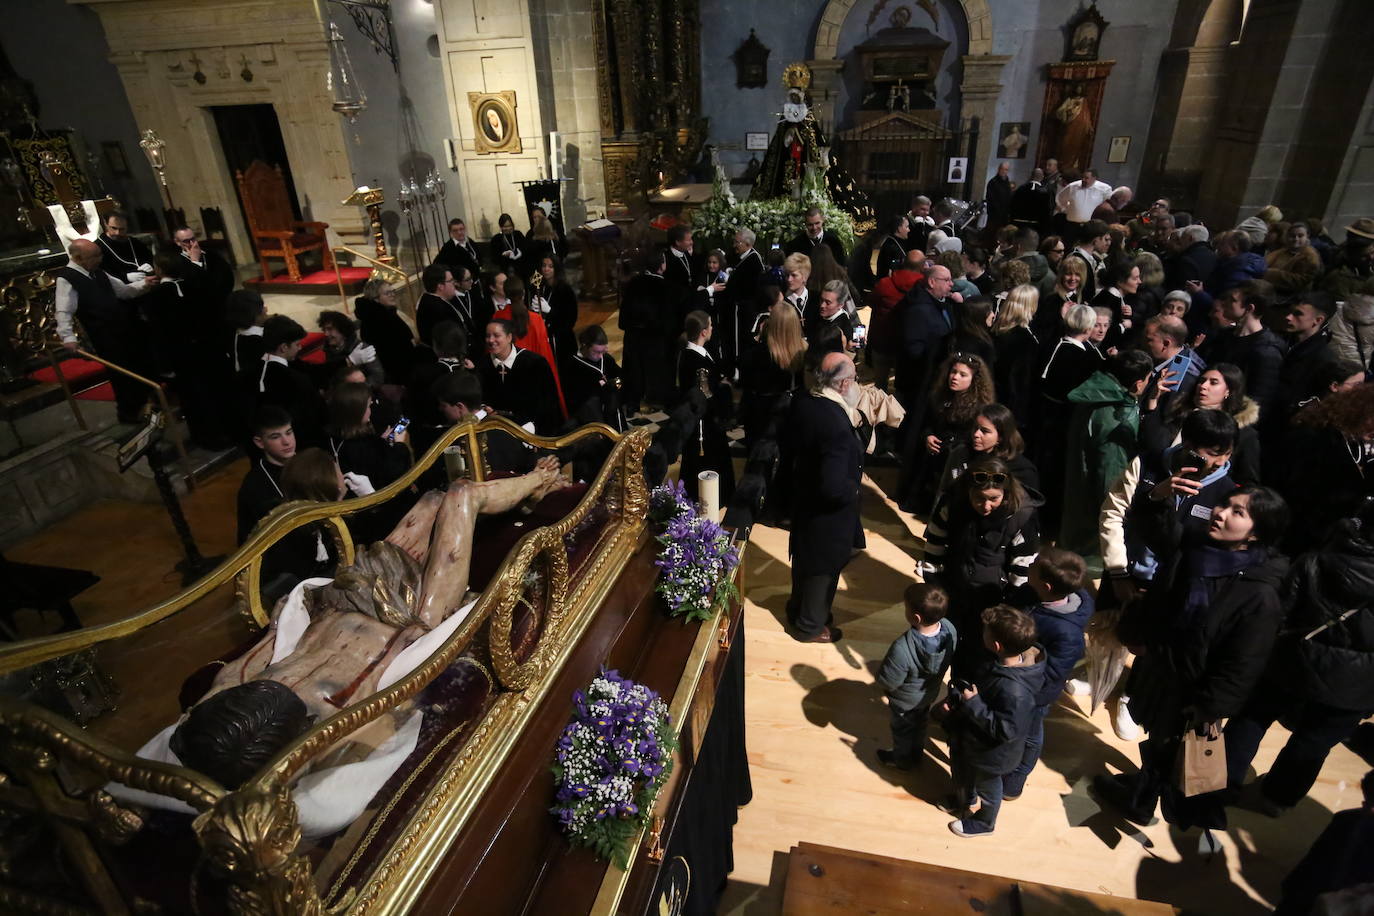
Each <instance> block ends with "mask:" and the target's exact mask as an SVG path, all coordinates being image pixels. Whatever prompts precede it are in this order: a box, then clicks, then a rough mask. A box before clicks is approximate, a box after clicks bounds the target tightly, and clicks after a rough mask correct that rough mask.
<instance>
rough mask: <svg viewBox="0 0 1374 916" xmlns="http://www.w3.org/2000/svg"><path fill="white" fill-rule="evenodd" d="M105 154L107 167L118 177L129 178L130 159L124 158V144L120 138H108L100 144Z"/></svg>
mask: <svg viewBox="0 0 1374 916" xmlns="http://www.w3.org/2000/svg"><path fill="white" fill-rule="evenodd" d="M100 149H101V151H102V152H103V153H104V154H105V167H106V168H108V169H109V170H110V174H111V175H113V176H114V177H116V178H129V177H130V175H131V173H130V172H129V160H127V159H125V158H124V146H123V145H122V144H121V143H120V142H119V141H118V140H106V141H104V142H103V143H101V144H100Z"/></svg>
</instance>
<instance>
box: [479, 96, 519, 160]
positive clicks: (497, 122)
mask: <svg viewBox="0 0 1374 916" xmlns="http://www.w3.org/2000/svg"><path fill="white" fill-rule="evenodd" d="M468 106H469V107H470V108H471V109H472V127H473V134H472V136H473V141H474V142H473V145H474V146H475V148H476V149H477V152H478V153H518V152H520V151H521V146H520V131H519V130H518V129H517V128H516V123H515V92H514V91H513V90H509V89H508V90H505V91H504V92H469V93H468Z"/></svg>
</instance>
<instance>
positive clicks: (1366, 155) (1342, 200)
mask: <svg viewBox="0 0 1374 916" xmlns="http://www.w3.org/2000/svg"><path fill="white" fill-rule="evenodd" d="M1355 124H1356V127H1355V133H1354V136H1353V137H1351V140H1350V146H1349V147H1348V148H1347V149H1346V155H1345V161H1344V162H1343V163H1342V164H1341V168H1340V170H1339V172H1338V173H1337V176H1336V188H1335V191H1334V193H1333V194H1332V195H1331V203H1330V204H1329V205H1328V206H1327V208H1326V213H1325V222H1326V231H1327V232H1328V233H1330V234H1331V237H1332V238H1333V239H1335V240H1336V241H1337V242H1342V241H1344V240H1345V227H1346V226H1349V225H1350V224H1351V223H1353V222H1354V221H1355V220H1357V219H1359V218H1360V217H1363V216H1369V215H1370V214H1374V84H1371V85H1370V87H1369V91H1368V93H1367V94H1366V95H1365V99H1364V105H1363V106H1362V108H1361V109H1360V113H1359V116H1358V117H1357V118H1356V120H1355Z"/></svg>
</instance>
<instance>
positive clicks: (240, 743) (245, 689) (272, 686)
mask: <svg viewBox="0 0 1374 916" xmlns="http://www.w3.org/2000/svg"><path fill="white" fill-rule="evenodd" d="M309 727H310V715H309V713H308V712H307V711H306V707H305V703H304V701H302V700H301V698H300V697H298V696H296V694H295V693H293V692H292V691H291V688H290V687H287V686H286V685H285V684H279V683H277V682H276V681H249V682H248V683H246V684H240V685H239V686H237V687H230V688H229V689H228V690H223V691H220V692H219V693H217V694H215V695H214V696H212V697H210V698H209V699H208V700H206V701H205V702H203V703H200V704H199V705H197V706H196V707H195V708H194V709H192V710H191V714H190V715H189V716H188V717H187V719H186V721H185V722H183V723H181V725H180V726H179V727H178V728H177V730H176V731H175V732H173V733H172V740H171V745H170V746H171V748H172V753H174V754H176V755H177V757H179V758H180V759H181V762H182V763H183V764H184V765H186V766H188V767H190V768H191V769H193V770H199V771H200V772H202V773H204V774H205V775H206V776H209V777H210V778H211V779H213V780H215V781H216V782H218V783H219V784H220V785H222V786H224V787H225V788H226V789H237V788H238V787H239V786H241V785H243V783H244V782H246V781H247V780H248V779H250V778H252V776H253V774H255V773H257V772H258V770H260V769H262V768H263V766H265V765H266V764H267V762H268V761H269V760H271V759H272V758H273V757H275V756H276V755H277V752H278V751H280V750H281V749H282V748H284V747H286V745H287V744H289V743H291V742H292V741H294V740H295V739H296V738H298V737H299V736H300V735H301V734H302V733H303V732H305V730H306V729H307V728H309Z"/></svg>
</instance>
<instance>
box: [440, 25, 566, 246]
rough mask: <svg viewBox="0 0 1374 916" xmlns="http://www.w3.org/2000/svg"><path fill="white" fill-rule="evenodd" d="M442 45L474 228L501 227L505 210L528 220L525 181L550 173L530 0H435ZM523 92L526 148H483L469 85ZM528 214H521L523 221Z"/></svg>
mask: <svg viewBox="0 0 1374 916" xmlns="http://www.w3.org/2000/svg"><path fill="white" fill-rule="evenodd" d="M434 9H435V16H436V21H437V23H438V41H439V53H440V55H441V59H442V66H443V71H444V83H445V95H446V98H447V100H448V109H449V121H450V128H449V129H450V130H451V131H452V136H453V137H455V138H456V139H457V141H458V142H457V143H456V144H455V146H456V147H457V157H458V177H459V181H460V183H461V185H462V188H463V200H464V207H465V209H466V211H467V212H466V213H465V214H464V218H465V219H466V220H467V223H468V231H469V232H470V233H471V234H473V235H474V236H476V237H478V238H490V237H491V236H492V235H494V234H495V233H496V226H497V220H498V217H499V216H500V215H501V213H503V212H505V213H510V214H511V215H512V216H515V217H516V218H517V220H520V217H519V216H518V214H523V213H524V209H525V206H524V197H523V195H522V193H521V190H520V188H519V186H518V185H517V184H516V182H518V181H524V180H534V179H537V178H540V177H542V176H543V175H544V174H546V171H545V163H546V162H547V158H548V157H547V152H546V147H547V145H548V142H547V139H546V138H545V136H544V131H545V127H544V121H543V115H542V112H541V107H540V99H539V90H538V81H537V77H536V74H535V56H534V45H533V41H534V40H533V36H532V29H531V16H530V8H529V5H528V3H527V2H526V0H435V5H434ZM506 90H512V91H514V92H515V94H516V110H515V116H516V130H517V131H518V132H519V134H520V144H521V151H520V152H519V153H514V152H510V153H480V152H478V151H477V145H476V141H475V139H474V135H475V130H476V128H475V127H474V125H473V121H472V110H471V106H470V104H469V98H468V93H469V92H477V93H495V92H502V91H506ZM523 222H524V220H520V223H521V224H523Z"/></svg>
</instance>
